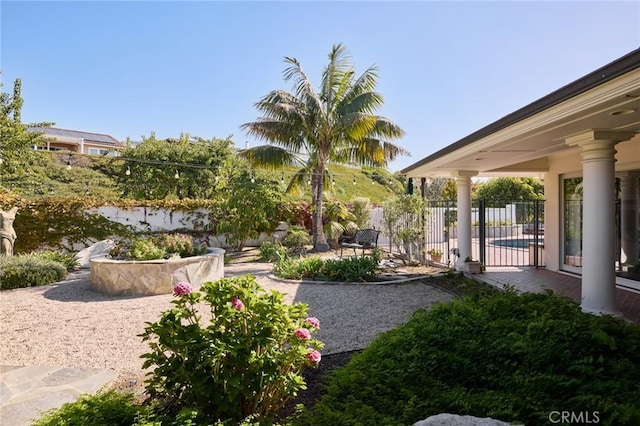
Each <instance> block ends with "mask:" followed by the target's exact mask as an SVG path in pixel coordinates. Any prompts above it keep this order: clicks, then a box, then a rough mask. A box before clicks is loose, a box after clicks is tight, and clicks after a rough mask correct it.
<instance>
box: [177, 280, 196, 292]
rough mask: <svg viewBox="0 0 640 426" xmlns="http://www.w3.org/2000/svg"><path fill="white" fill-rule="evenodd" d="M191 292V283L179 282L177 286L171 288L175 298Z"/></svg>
mask: <svg viewBox="0 0 640 426" xmlns="http://www.w3.org/2000/svg"><path fill="white" fill-rule="evenodd" d="M192 291H193V286H192V285H191V283H187V282H184V281H181V282H179V283H178V284H176V285H175V287H173V294H175V295H176V296H182V295H185V294H189V293H191V292H192Z"/></svg>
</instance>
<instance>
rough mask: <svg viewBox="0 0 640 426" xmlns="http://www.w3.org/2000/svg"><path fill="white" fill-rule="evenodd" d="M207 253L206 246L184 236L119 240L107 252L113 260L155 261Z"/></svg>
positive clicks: (141, 237) (162, 235)
mask: <svg viewBox="0 0 640 426" xmlns="http://www.w3.org/2000/svg"><path fill="white" fill-rule="evenodd" d="M206 251H207V247H206V245H205V244H204V243H203V244H202V245H200V246H195V245H194V244H193V237H191V236H190V235H185V234H159V235H142V236H138V237H136V238H133V239H121V240H119V241H117V242H116V244H115V245H114V247H113V248H112V249H111V250H110V251H109V256H111V257H112V258H114V259H125V260H156V259H168V258H169V257H171V256H173V255H177V256H180V257H190V256H199V255H201V254H203V253H205V252H206Z"/></svg>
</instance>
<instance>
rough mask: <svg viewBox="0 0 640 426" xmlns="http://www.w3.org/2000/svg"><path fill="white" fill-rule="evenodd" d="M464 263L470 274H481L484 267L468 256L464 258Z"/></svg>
mask: <svg viewBox="0 0 640 426" xmlns="http://www.w3.org/2000/svg"><path fill="white" fill-rule="evenodd" d="M464 264H465V265H466V266H467V272H468V273H470V274H481V273H482V271H483V269H484V268H483V266H484V265H482V263H480V262H479V261H477V260H473V259H471V257H468V256H467V258H466V259H465V260H464Z"/></svg>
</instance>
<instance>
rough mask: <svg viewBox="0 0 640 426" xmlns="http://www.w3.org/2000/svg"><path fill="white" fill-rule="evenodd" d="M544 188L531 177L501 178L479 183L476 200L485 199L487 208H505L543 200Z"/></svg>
mask: <svg viewBox="0 0 640 426" xmlns="http://www.w3.org/2000/svg"><path fill="white" fill-rule="evenodd" d="M543 197H544V186H543V185H542V183H541V182H540V180H538V179H535V178H530V177H500V178H492V179H489V180H488V181H487V182H482V183H479V184H478V186H477V188H476V190H475V193H474V198H476V199H478V200H482V199H484V200H485V201H486V206H487V207H504V206H505V203H507V202H512V201H530V200H542V199H543Z"/></svg>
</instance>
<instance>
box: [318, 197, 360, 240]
mask: <svg viewBox="0 0 640 426" xmlns="http://www.w3.org/2000/svg"><path fill="white" fill-rule="evenodd" d="M325 217H326V224H325V225H324V228H323V230H324V234H325V235H326V236H327V241H328V242H329V245H331V246H333V247H335V246H337V245H338V238H340V236H341V235H342V234H343V233H345V232H346V233H347V234H353V233H354V232H355V231H356V230H357V229H358V225H357V224H356V222H354V220H355V219H356V217H355V215H354V214H353V213H351V212H350V211H349V209H348V208H347V206H345V205H344V204H342V203H341V202H340V201H337V200H334V201H330V202H328V203H326V207H325Z"/></svg>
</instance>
